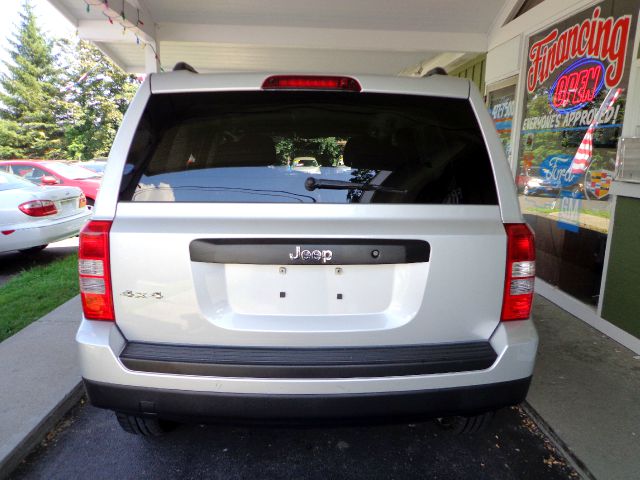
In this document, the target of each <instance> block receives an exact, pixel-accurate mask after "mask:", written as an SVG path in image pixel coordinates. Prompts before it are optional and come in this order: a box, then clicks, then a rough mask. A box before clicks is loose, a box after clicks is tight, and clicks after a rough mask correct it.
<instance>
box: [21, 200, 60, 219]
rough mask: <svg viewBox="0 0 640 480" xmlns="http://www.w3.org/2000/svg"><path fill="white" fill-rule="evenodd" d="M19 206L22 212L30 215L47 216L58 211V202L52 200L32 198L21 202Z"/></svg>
mask: <svg viewBox="0 0 640 480" xmlns="http://www.w3.org/2000/svg"><path fill="white" fill-rule="evenodd" d="M18 208H19V209H20V211H21V212H22V213H24V214H25V215H29V216H30V217H47V216H49V215H55V214H56V213H58V209H57V208H56V204H55V203H53V202H52V201H51V200H30V201H28V202H24V203H21V204H20V205H18Z"/></svg>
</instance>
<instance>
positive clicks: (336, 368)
mask: <svg viewBox="0 0 640 480" xmlns="http://www.w3.org/2000/svg"><path fill="white" fill-rule="evenodd" d="M496 358H497V355H496V352H495V351H494V350H493V348H492V347H491V344H490V343H489V342H488V341H474V342H457V343H445V344H426V345H391V346H375V347H320V348H291V347H288V348H282V347H277V348H276V347H229V346H216V345H173V344H159V343H143V342H129V343H127V345H126V346H125V348H124V350H123V351H122V353H121V354H120V360H121V361H122V363H123V365H124V366H126V367H127V368H129V369H130V370H135V371H140V372H155V373H171V374H176V375H200V376H207V377H249V378H355V377H391V376H407V375H430V374H435V373H452V372H467V371H473V370H484V369H486V368H489V367H490V366H491V365H493V363H494V362H495V360H496Z"/></svg>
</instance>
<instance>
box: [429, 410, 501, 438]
mask: <svg viewBox="0 0 640 480" xmlns="http://www.w3.org/2000/svg"><path fill="white" fill-rule="evenodd" d="M495 413H496V412H486V413H482V414H480V415H473V416H471V417H443V418H437V419H436V423H437V424H438V426H440V427H441V428H442V429H444V430H449V431H450V432H452V433H454V434H456V435H469V434H473V433H479V432H483V431H485V430H486V429H487V427H488V426H489V425H490V424H491V420H493V417H494V415H495Z"/></svg>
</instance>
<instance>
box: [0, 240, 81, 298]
mask: <svg viewBox="0 0 640 480" xmlns="http://www.w3.org/2000/svg"><path fill="white" fill-rule="evenodd" d="M77 251H78V237H72V238H67V239H66V240H61V241H59V242H55V243H52V244H50V245H49V246H48V247H47V248H45V249H44V250H42V251H40V252H37V253H33V254H24V253H20V252H18V251H15V250H14V251H12V252H4V253H0V286H1V285H3V284H4V283H6V282H7V281H8V280H9V279H10V278H11V277H13V276H14V275H16V274H18V273H20V272H21V271H23V270H27V269H29V268H31V267H35V266H38V265H47V264H49V263H51V262H53V261H54V260H58V259H59V258H63V257H66V256H67V255H69V254H71V253H75V252H77Z"/></svg>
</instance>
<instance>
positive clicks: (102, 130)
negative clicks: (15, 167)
mask: <svg viewBox="0 0 640 480" xmlns="http://www.w3.org/2000/svg"><path fill="white" fill-rule="evenodd" d="M10 44H11V47H12V49H11V51H10V57H11V60H10V61H8V62H5V67H6V71H7V72H6V73H5V74H3V75H0V158H64V159H78V160H79V159H90V158H95V157H99V156H106V155H107V154H108V152H109V149H110V148H111V143H112V142H113V139H114V137H115V134H116V131H117V129H118V126H119V125H120V123H121V122H122V117H123V115H124V112H125V111H126V109H127V106H128V105H129V102H130V100H131V98H132V97H133V94H134V93H135V91H136V89H137V86H138V82H137V80H136V77H135V76H133V75H130V74H127V73H125V72H123V71H122V70H121V69H120V68H119V67H117V66H116V65H115V64H113V62H111V60H109V59H108V58H107V57H106V56H105V55H104V54H102V52H100V50H98V49H97V48H96V47H94V46H93V45H91V44H90V43H88V42H83V41H79V42H76V41H70V40H58V41H57V42H53V41H51V40H49V39H47V38H46V37H45V36H44V34H43V33H42V31H41V30H40V29H39V27H38V25H37V21H36V16H35V13H34V11H33V8H32V6H31V4H30V3H29V0H25V2H24V4H23V10H22V13H21V21H20V24H19V26H18V28H17V30H16V32H15V33H14V34H13V37H12V38H11V39H10Z"/></svg>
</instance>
